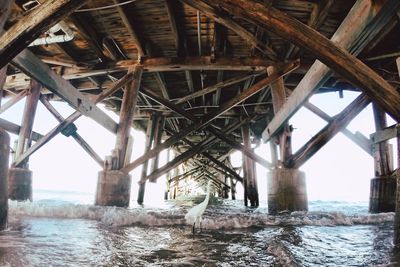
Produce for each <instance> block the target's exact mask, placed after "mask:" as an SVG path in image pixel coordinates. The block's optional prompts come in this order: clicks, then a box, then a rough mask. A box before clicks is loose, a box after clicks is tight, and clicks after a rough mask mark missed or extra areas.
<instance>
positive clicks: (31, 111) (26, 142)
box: [13, 81, 42, 167]
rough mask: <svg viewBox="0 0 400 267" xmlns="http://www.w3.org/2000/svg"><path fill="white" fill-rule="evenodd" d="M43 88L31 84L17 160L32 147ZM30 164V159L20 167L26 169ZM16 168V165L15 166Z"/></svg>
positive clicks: (34, 83)
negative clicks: (32, 136)
mask: <svg viewBox="0 0 400 267" xmlns="http://www.w3.org/2000/svg"><path fill="white" fill-rule="evenodd" d="M41 88H42V86H41V85H40V84H39V83H37V82H35V81H32V82H31V89H30V90H29V93H28V95H27V98H26V102H25V107H24V114H23V115H22V122H21V129H20V131H19V134H18V145H17V149H16V150H15V158H18V157H19V156H21V155H22V153H24V152H25V151H26V150H27V149H28V148H29V147H30V145H31V143H32V139H31V133H32V129H33V123H34V121H35V116H36V110H37V106H38V102H39V97H40V90H41ZM26 163H28V158H26V159H25V160H24V161H23V162H21V164H20V167H25V164H26ZM13 166H16V165H13Z"/></svg>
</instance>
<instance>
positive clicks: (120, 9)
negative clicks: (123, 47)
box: [113, 0, 146, 57]
mask: <svg viewBox="0 0 400 267" xmlns="http://www.w3.org/2000/svg"><path fill="white" fill-rule="evenodd" d="M113 2H114V4H119V3H120V1H119V0H113ZM116 8H117V10H118V13H119V15H120V17H121V19H122V22H123V23H124V25H125V27H126V28H127V30H128V32H129V34H130V35H131V37H132V39H133V42H134V43H135V46H136V49H137V51H138V55H139V57H143V56H144V55H146V53H145V50H144V46H143V44H142V43H141V42H140V39H139V37H138V35H137V34H136V31H135V29H134V28H133V26H132V24H131V22H130V21H129V18H128V16H127V14H126V13H125V11H124V9H123V7H121V6H119V5H117V6H116Z"/></svg>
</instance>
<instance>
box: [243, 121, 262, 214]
mask: <svg viewBox="0 0 400 267" xmlns="http://www.w3.org/2000/svg"><path fill="white" fill-rule="evenodd" d="M242 136H243V144H244V146H245V147H246V148H247V149H249V150H251V140H250V126H249V124H245V125H243V126H242ZM243 163H244V166H243V170H244V172H243V179H244V181H245V182H244V184H245V185H246V190H245V191H246V195H245V198H246V199H245V203H246V204H247V199H248V200H249V201H250V206H251V207H258V205H259V199H258V189H257V177H256V174H255V170H254V163H253V161H252V160H251V159H250V158H248V157H246V156H245V155H243Z"/></svg>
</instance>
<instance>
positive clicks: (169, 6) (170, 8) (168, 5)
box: [165, 0, 181, 56]
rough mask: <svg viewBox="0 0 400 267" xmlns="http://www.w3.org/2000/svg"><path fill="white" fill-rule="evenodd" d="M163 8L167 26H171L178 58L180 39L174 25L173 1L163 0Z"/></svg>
mask: <svg viewBox="0 0 400 267" xmlns="http://www.w3.org/2000/svg"><path fill="white" fill-rule="evenodd" d="M165 8H166V9H167V13H168V20H169V24H170V25H171V31H172V35H173V37H174V41H175V47H176V55H177V56H179V55H180V54H181V52H180V50H181V37H180V35H179V31H178V27H177V25H176V20H175V12H174V6H173V1H171V0H165Z"/></svg>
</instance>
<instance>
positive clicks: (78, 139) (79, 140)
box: [40, 95, 104, 167]
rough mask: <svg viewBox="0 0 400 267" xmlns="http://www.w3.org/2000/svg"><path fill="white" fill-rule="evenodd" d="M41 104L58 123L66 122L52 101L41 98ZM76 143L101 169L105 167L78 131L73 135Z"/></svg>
mask: <svg viewBox="0 0 400 267" xmlns="http://www.w3.org/2000/svg"><path fill="white" fill-rule="evenodd" d="M40 102H41V103H42V104H43V105H44V106H45V107H46V108H47V110H48V111H49V112H50V113H51V114H53V116H54V117H55V118H56V119H57V120H58V122H62V121H64V118H63V116H62V115H61V114H60V113H59V112H58V111H57V110H56V109H55V108H54V107H53V106H52V105H51V103H50V101H49V100H48V99H47V98H46V97H45V96H44V95H41V96H40ZM71 136H72V137H73V138H74V139H75V141H76V142H77V143H78V144H79V145H80V146H81V147H82V148H83V150H85V151H86V153H88V154H89V156H91V157H92V158H93V159H94V161H96V162H97V163H98V164H99V165H100V166H101V167H103V166H104V161H103V160H102V158H101V157H100V156H99V155H98V154H97V153H96V151H94V149H93V148H92V147H91V146H90V145H89V144H88V143H87V142H86V141H85V139H83V137H82V136H80V135H79V134H78V133H77V132H76V131H75V132H73V133H72V134H71Z"/></svg>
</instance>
